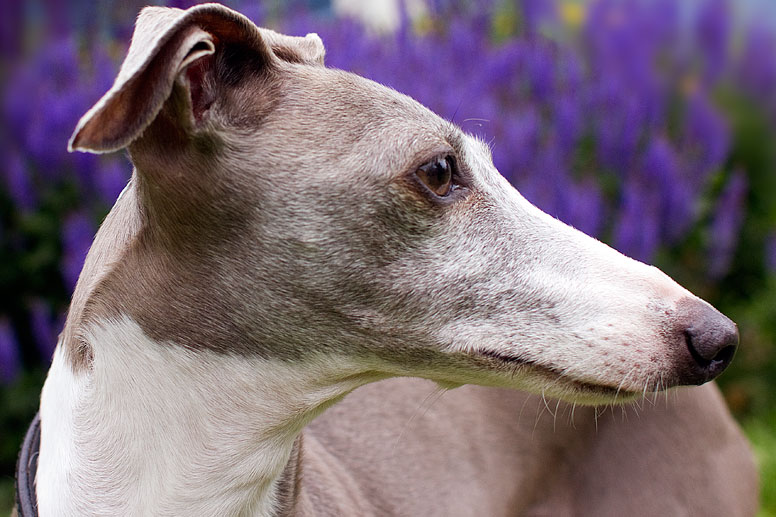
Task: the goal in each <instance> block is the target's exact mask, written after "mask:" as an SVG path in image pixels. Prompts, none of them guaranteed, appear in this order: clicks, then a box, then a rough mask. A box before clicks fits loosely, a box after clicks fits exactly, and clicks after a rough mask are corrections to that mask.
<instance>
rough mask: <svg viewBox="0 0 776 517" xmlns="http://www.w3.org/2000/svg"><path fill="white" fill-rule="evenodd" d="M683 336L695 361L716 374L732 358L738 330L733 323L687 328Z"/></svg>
mask: <svg viewBox="0 0 776 517" xmlns="http://www.w3.org/2000/svg"><path fill="white" fill-rule="evenodd" d="M684 338H685V342H686V343H687V349H688V350H689V351H690V355H691V356H692V358H693V360H694V361H695V363H696V364H697V365H698V366H699V367H700V368H701V369H703V370H707V371H709V372H710V373H711V372H713V373H714V374H715V375H716V373H719V372H721V371H722V370H724V369H725V368H726V367H727V365H728V364H730V362H731V361H732V360H733V356H734V355H735V353H736V348H737V345H738V330H737V329H736V328H735V326H734V325H733V326H730V327H727V328H719V327H715V326H712V327H711V328H708V327H707V328H705V329H702V330H698V329H697V328H689V329H686V330H685V331H684Z"/></svg>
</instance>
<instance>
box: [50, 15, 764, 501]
mask: <svg viewBox="0 0 776 517" xmlns="http://www.w3.org/2000/svg"><path fill="white" fill-rule="evenodd" d="M323 55H324V51H323V47H322V44H321V42H320V39H319V38H318V37H317V36H315V35H308V36H306V37H305V38H293V37H288V36H282V35H279V34H277V33H274V32H272V31H268V30H266V29H259V28H257V27H255V26H254V25H253V24H252V23H251V22H250V21H248V20H247V19H246V18H244V17H242V16H241V15H239V14H238V13H235V12H234V11H231V10H229V9H226V8H224V7H222V6H219V5H215V4H206V5H201V6H196V7H194V8H191V9H189V10H187V11H180V10H177V9H165V8H146V9H145V10H143V12H142V13H141V15H140V18H139V19H138V24H137V28H136V31H135V35H134V36H133V42H132V45H131V47H130V50H129V53H128V56H127V59H126V61H125V62H124V64H123V65H122V69H121V71H120V72H119V75H118V77H117V79H116V83H115V84H114V86H113V88H112V89H111V90H110V91H109V92H108V93H107V94H106V95H105V97H104V98H103V99H102V100H101V101H100V102H98V103H97V105H95V107H94V108H92V109H91V110H90V111H89V112H88V113H87V114H86V115H85V116H84V118H83V119H82V120H81V122H80V123H79V125H78V127H77V129H76V132H75V134H74V136H73V139H72V141H71V147H72V148H73V149H80V150H85V151H91V152H108V151H113V150H116V149H120V148H123V147H128V148H129V151H130V155H131V158H132V161H133V163H134V165H135V172H134V174H133V177H132V180H131V181H130V184H129V185H128V187H127V189H125V192H124V193H123V194H122V195H121V196H120V198H119V200H118V201H117V203H116V206H115V207H114V209H113V210H112V211H111V213H110V214H109V216H108V217H107V219H106V220H105V222H104V224H103V225H102V227H101V228H100V231H99V232H98V234H97V236H96V238H95V242H94V244H93V246H92V249H91V251H90V253H89V255H88V257H87V260H86V263H85V266H84V270H83V272H82V275H81V278H80V279H79V282H78V285H77V287H76V291H75V294H74V297H73V302H72V305H71V309H70V313H69V316H68V320H67V324H66V326H65V330H64V332H63V334H62V338H61V342H60V343H59V346H58V350H57V353H56V355H55V359H54V364H53V365H52V370H51V373H50V374H49V378H48V380H47V382H46V386H45V388H44V391H43V395H42V403H41V422H42V431H41V454H40V460H39V467H38V469H39V470H38V472H39V473H38V495H39V504H40V512H41V515H56V514H62V515H88V514H94V515H100V514H116V513H121V514H132V515H145V514H149V513H154V514H159V515H166V514H170V515H180V514H191V513H196V514H219V515H226V514H234V515H249V514H251V515H252V514H255V515H269V514H288V515H291V514H294V515H308V514H310V515H311V514H318V515H388V514H392V515H517V514H534V515H566V514H567V515H613V514H623V513H626V512H627V513H631V514H643V515H655V514H677V513H679V514H682V513H687V514H696V515H751V514H753V513H754V511H755V508H756V496H757V481H756V473H755V470H754V467H753V462H752V458H751V453H750V451H749V449H748V446H747V444H746V442H745V440H744V439H743V437H742V435H741V433H740V430H739V429H738V428H737V427H736V425H735V423H734V422H733V420H732V419H731V417H730V415H729V413H728V412H727V410H726V408H725V406H724V402H723V401H722V400H721V398H720V397H719V394H718V392H717V390H716V388H715V387H713V386H706V387H702V388H696V389H693V390H686V391H681V392H677V393H675V394H674V395H671V396H670V397H667V398H666V402H665V403H656V404H653V403H647V404H644V405H643V407H642V410H641V411H640V416H638V417H637V416H636V415H635V413H636V409H635V408H633V407H628V408H624V409H623V410H622V415H623V417H622V418H620V416H619V410H617V411H616V412H615V414H616V418H611V417H607V418H598V422H597V427H596V413H595V410H593V409H590V408H582V407H579V408H576V409H575V407H574V404H577V403H582V404H611V403H614V402H619V401H623V400H628V399H630V400H632V399H636V398H639V397H641V396H642V395H644V394H646V393H652V392H654V391H657V390H660V389H665V388H669V387H672V386H677V385H682V384H700V383H703V382H705V381H707V380H709V379H710V378H712V377H714V376H715V375H717V374H718V373H719V372H720V371H721V369H722V368H724V366H725V365H726V364H727V360H726V361H724V364H722V363H723V361H722V360H720V359H718V357H719V356H718V355H716V354H717V353H718V352H719V350H722V349H725V350H727V351H730V350H731V348H730V347H732V346H734V344H733V343H734V341H735V342H737V333H736V330H735V325H734V324H733V323H732V322H730V321H729V320H727V318H725V317H724V316H722V315H721V314H719V313H717V312H716V311H715V310H714V309H713V308H711V306H709V305H708V304H706V303H705V302H703V301H702V300H699V299H698V298H696V297H694V296H693V295H692V294H690V293H689V292H687V291H686V290H684V289H683V288H681V287H680V286H678V285H677V284H676V283H674V282H673V281H672V280H671V279H670V278H668V277H667V276H666V275H664V274H663V273H661V272H660V271H658V270H657V269H655V268H652V267H649V266H646V265H644V264H641V263H638V262H636V261H633V260H631V259H629V258H627V257H624V256H623V255H621V254H619V253H617V252H616V251H614V250H612V249H610V248H608V247H607V246H605V245H603V244H601V243H599V242H598V241H595V240H594V239H592V238H590V237H587V236H585V235H583V234H582V233H580V232H578V231H576V230H574V229H572V228H570V227H568V226H566V225H564V224H562V223H561V222H559V221H557V220H555V219H553V218H551V217H549V216H547V215H546V214H544V213H542V212H541V211H539V210H538V209H536V208H535V207H533V206H532V205H531V204H530V203H528V202H527V201H526V200H525V199H524V198H522V197H521V196H520V195H519V194H518V193H517V192H516V191H515V190H514V189H513V188H512V187H511V186H510V185H509V184H508V183H507V182H506V180H504V178H503V177H502V176H500V175H499V173H498V171H496V170H495V169H494V168H493V165H492V163H491V160H490V156H489V151H488V149H487V147H486V146H485V145H484V144H482V143H481V142H479V141H477V140H476V139H474V138H472V137H471V136H469V135H466V134H464V133H462V132H461V131H460V129H458V128H457V127H455V126H454V125H452V124H451V123H449V122H447V121H444V120H442V119H440V118H439V117H437V116H436V115H434V114H432V113H431V112H429V111H428V110H426V109H425V108H423V107H422V106H420V105H419V104H417V103H416V102H415V101H413V100H412V99H410V98H408V97H406V96H404V95H401V94H399V93H397V92H395V91H392V90H390V89H387V88H385V87H383V86H381V85H378V84H375V83H373V82H370V81H368V80H365V79H363V78H360V77H357V76H354V75H352V74H348V73H345V72H341V71H338V70H331V69H327V68H325V67H324V66H323ZM442 156H451V157H454V161H455V163H456V167H457V172H456V176H455V180H456V189H455V190H454V191H453V192H452V193H451V194H450V196H447V197H445V198H439V197H437V196H435V195H434V194H433V193H431V191H430V190H428V189H427V188H426V187H425V186H424V185H423V183H422V182H421V181H420V180H419V179H418V177H417V176H416V175H415V174H414V171H416V170H417V169H418V167H420V166H422V165H423V164H426V163H428V162H429V161H431V160H434V159H437V158H439V157H442ZM701 356H702V357H701ZM707 356H708V357H707ZM699 357H700V358H699ZM389 377H401V379H394V380H390V381H385V380H384V379H387V378H389ZM407 377H421V378H424V379H428V380H431V381H433V382H435V383H437V384H438V385H439V386H442V387H444V388H453V387H456V386H460V385H463V384H479V385H485V386H494V387H495V388H490V389H485V388H479V387H473V386H467V387H462V388H459V389H457V390H454V391H452V392H449V393H445V394H444V395H443V396H442V397H441V398H440V399H439V400H436V401H434V402H433V403H429V404H428V407H427V408H424V404H425V403H424V402H423V397H424V396H426V395H427V394H428V393H429V391H430V388H429V387H428V385H427V384H426V383H427V381H420V380H413V379H408V378H407ZM381 380H382V382H376V383H375V381H381ZM369 383H374V384H370V385H369V386H364V387H362V388H360V389H358V390H356V391H355V392H354V393H353V394H351V395H349V396H348V397H347V398H345V400H344V401H343V402H342V403H340V404H338V405H336V406H334V407H333V408H332V409H330V410H329V411H328V412H326V413H324V414H323V416H320V417H319V415H321V414H322V413H323V411H324V410H325V409H326V408H329V407H330V406H332V405H333V404H334V403H335V402H338V401H340V400H342V399H343V397H345V395H347V394H348V393H350V392H351V391H353V390H354V389H355V388H357V387H359V386H362V385H365V384H369ZM499 387H500V388H511V389H512V390H515V389H522V390H526V391H529V392H531V393H534V394H535V395H526V394H524V393H520V392H518V391H512V390H509V391H504V390H501V389H498V388H499ZM536 395H541V397H537V396H536ZM547 396H549V397H557V398H559V399H562V400H565V401H567V402H562V403H561V402H549V401H547V400H546V397H547ZM567 403H570V404H572V405H571V406H569V405H567ZM545 412H547V413H554V414H555V415H556V416H557V415H559V416H557V418H551V419H550V418H548V417H547V415H544V416H541V414H542V413H545ZM537 415H539V416H537ZM316 417H319V418H317V419H315V418H316ZM314 419H315V420H314ZM308 424H310V425H309V426H308V427H307V428H306V429H305V430H304V431H303V428H305V426H307V425H308Z"/></svg>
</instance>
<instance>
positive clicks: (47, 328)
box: [28, 299, 64, 361]
mask: <svg viewBox="0 0 776 517" xmlns="http://www.w3.org/2000/svg"><path fill="white" fill-rule="evenodd" d="M28 308H29V311H30V327H31V330H32V335H33V338H34V339H35V345H36V346H37V348H38V353H39V354H40V356H41V357H42V358H43V359H44V360H45V361H50V360H51V357H52V355H53V354H54V348H55V347H56V345H57V335H58V334H59V332H60V330H61V329H62V324H63V323H64V321H63V320H62V319H61V318H57V317H56V315H55V314H54V311H53V310H52V309H51V306H50V305H49V304H47V303H46V302H44V301H43V300H40V299H37V300H34V301H32V302H30V303H29V306H28Z"/></svg>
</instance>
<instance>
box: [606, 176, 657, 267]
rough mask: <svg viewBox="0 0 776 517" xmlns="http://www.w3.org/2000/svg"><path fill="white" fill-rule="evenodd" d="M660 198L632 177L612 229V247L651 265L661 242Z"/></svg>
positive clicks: (626, 186)
mask: <svg viewBox="0 0 776 517" xmlns="http://www.w3.org/2000/svg"><path fill="white" fill-rule="evenodd" d="M659 201H660V200H659V195H658V194H657V193H656V191H655V190H654V189H653V188H651V187H650V186H648V185H644V184H643V183H642V182H641V181H640V178H638V177H637V176H635V175H634V176H632V177H631V178H629V179H628V181H627V182H626V183H625V187H624V188H623V192H622V199H621V210H620V213H619V214H618V220H617V223H616V226H615V229H614V245H615V247H616V248H617V249H618V250H620V251H621V252H623V253H625V254H627V255H630V256H631V257H633V258H635V259H637V260H641V261H642V262H646V263H650V262H651V260H652V257H653V256H654V254H655V251H656V250H657V246H658V244H659V243H660V224H659V213H660V202H659Z"/></svg>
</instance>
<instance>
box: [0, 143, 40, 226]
mask: <svg viewBox="0 0 776 517" xmlns="http://www.w3.org/2000/svg"><path fill="white" fill-rule="evenodd" d="M5 153H6V156H5V167H4V168H3V169H4V170H3V172H5V177H4V178H3V180H4V182H3V183H4V185H3V186H4V187H5V189H6V191H7V192H8V194H9V195H10V196H11V200H12V201H13V203H14V204H15V205H16V207H17V209H19V210H21V211H22V212H31V211H32V210H34V209H35V208H36V206H37V204H38V194H37V191H36V189H35V186H34V185H33V183H32V178H31V177H30V176H31V175H30V171H29V169H28V168H27V167H26V164H25V163H24V160H23V159H22V157H21V156H19V154H18V153H16V152H13V151H11V150H6V151H5Z"/></svg>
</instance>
